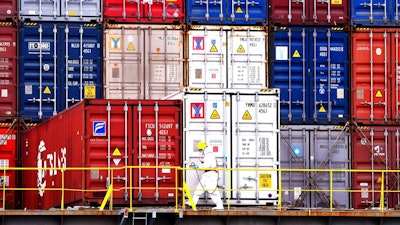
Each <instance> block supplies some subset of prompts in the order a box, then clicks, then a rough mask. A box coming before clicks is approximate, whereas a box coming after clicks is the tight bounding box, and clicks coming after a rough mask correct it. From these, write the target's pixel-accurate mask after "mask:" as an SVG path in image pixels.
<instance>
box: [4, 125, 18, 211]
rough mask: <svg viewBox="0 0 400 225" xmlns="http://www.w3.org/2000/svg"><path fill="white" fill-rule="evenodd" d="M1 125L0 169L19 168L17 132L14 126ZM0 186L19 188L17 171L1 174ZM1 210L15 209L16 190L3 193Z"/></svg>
mask: <svg viewBox="0 0 400 225" xmlns="http://www.w3.org/2000/svg"><path fill="white" fill-rule="evenodd" d="M4 125H6V124H0V126H1V127H0V167H1V168H5V169H7V168H10V167H14V168H15V167H17V161H18V159H17V130H16V129H15V127H13V126H9V124H7V125H6V126H8V127H4ZM0 186H1V187H4V186H5V187H6V188H17V171H15V170H7V171H6V174H4V172H3V171H2V172H0ZM0 199H1V200H0V209H2V210H4V209H15V207H16V206H17V204H18V203H17V197H16V192H15V190H7V191H5V192H4V191H1V193H0ZM4 203H5V205H4Z"/></svg>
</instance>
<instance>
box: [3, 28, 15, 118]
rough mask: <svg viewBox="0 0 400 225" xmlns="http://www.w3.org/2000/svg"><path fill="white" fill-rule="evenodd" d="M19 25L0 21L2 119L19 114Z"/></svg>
mask: <svg viewBox="0 0 400 225" xmlns="http://www.w3.org/2000/svg"><path fill="white" fill-rule="evenodd" d="M17 30H18V28H17V26H14V24H13V23H12V22H0V121H6V120H12V119H13V118H15V117H16V116H17V111H18V110H17V66H18V64H17Z"/></svg>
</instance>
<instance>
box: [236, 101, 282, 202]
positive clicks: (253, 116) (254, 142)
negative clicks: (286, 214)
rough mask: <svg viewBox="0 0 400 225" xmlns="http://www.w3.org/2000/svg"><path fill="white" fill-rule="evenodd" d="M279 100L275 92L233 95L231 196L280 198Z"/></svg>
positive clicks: (265, 198) (239, 199) (241, 197)
mask: <svg viewBox="0 0 400 225" xmlns="http://www.w3.org/2000/svg"><path fill="white" fill-rule="evenodd" d="M278 101H279V100H278V97H275V96H273V95H270V96H268V95H261V94H260V95H258V94H255V95H240V94H236V95H233V96H232V120H233V122H232V124H233V125H232V134H233V135H234V137H233V141H232V147H233V148H232V168H234V170H233V171H232V186H233V187H232V197H233V198H234V199H236V200H237V201H238V202H242V201H246V200H250V202H249V204H251V203H253V204H258V203H259V201H261V200H263V201H265V200H266V201H267V203H273V201H274V200H275V201H276V200H277V198H278V191H277V190H278V186H277V185H278V182H277V179H278V177H277V173H276V169H277V164H278V154H279V152H278V151H277V149H279V114H278V113H279V110H277V108H278V107H279V106H278ZM233 131H235V132H233ZM251 168H256V169H257V170H253V171H252V170H251Z"/></svg>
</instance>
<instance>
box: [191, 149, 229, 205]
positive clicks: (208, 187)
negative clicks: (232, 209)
mask: <svg viewBox="0 0 400 225" xmlns="http://www.w3.org/2000/svg"><path fill="white" fill-rule="evenodd" d="M199 150H201V149H199ZM195 168H200V169H205V170H198V171H197V172H202V171H204V173H203V174H202V175H201V178H200V182H199V184H198V185H197V187H196V190H195V192H194V194H193V201H194V204H196V205H197V202H198V201H199V198H200V195H201V194H203V193H204V192H208V193H209V194H210V197H211V199H212V200H213V202H214V203H215V204H216V207H214V208H212V209H214V210H217V209H224V206H223V204H222V200H221V194H220V193H219V190H218V187H217V185H218V177H219V175H218V171H217V170H216V168H217V159H216V157H215V155H214V153H213V152H212V151H210V150H208V148H207V147H205V148H204V149H203V162H202V163H201V164H199V165H196V166H195Z"/></svg>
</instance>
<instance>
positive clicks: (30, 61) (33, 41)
mask: <svg viewBox="0 0 400 225" xmlns="http://www.w3.org/2000/svg"><path fill="white" fill-rule="evenodd" d="M19 30H20V32H19V33H20V43H21V44H20V48H19V49H20V54H19V55H20V79H19V83H20V86H19V90H20V104H19V107H20V115H21V116H22V117H23V118H24V119H26V120H32V121H37V120H42V119H44V118H48V117H50V116H53V115H55V114H57V112H58V104H59V102H60V96H59V92H57V85H58V84H59V82H60V78H59V77H60V76H59V74H58V67H59V66H60V65H59V64H58V60H57V59H63V58H64V57H65V56H63V55H62V54H61V48H62V44H61V43H59V42H58V38H57V37H58V34H57V25H56V24H38V23H29V24H23V25H22V26H21V27H20V29H19Z"/></svg>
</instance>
